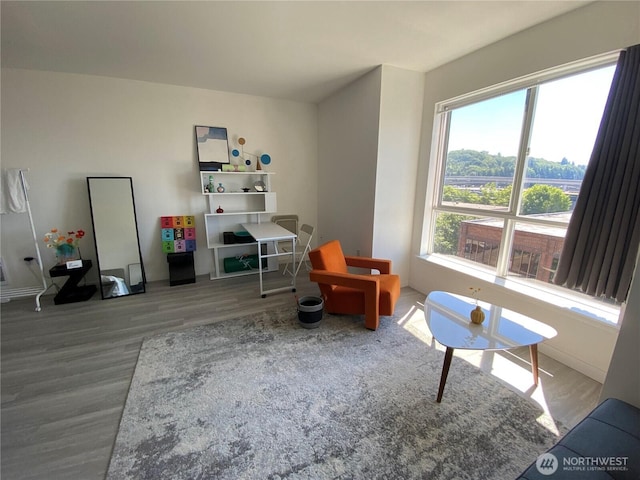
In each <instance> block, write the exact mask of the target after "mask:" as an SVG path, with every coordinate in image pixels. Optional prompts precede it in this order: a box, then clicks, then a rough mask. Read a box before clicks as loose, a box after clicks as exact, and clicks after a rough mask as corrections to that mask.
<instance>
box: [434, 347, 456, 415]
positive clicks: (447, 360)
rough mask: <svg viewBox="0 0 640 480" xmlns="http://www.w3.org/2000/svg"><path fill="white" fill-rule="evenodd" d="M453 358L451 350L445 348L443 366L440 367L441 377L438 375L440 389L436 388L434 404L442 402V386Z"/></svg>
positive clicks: (445, 381)
mask: <svg viewBox="0 0 640 480" xmlns="http://www.w3.org/2000/svg"><path fill="white" fill-rule="evenodd" d="M452 358H453V348H451V347H447V351H446V352H445V354H444V364H443V365H442V375H440V387H438V397H437V398H436V402H438V403H440V402H441V401H442V394H443V393H444V384H445V383H447V375H449V367H450V366H451V359H452Z"/></svg>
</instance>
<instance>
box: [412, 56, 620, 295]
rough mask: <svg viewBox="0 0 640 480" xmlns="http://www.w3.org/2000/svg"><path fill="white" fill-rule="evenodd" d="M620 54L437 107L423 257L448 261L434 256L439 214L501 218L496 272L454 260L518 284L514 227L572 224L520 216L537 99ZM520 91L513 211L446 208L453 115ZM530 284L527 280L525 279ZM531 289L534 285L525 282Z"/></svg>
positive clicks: (612, 61) (539, 74) (574, 64)
mask: <svg viewBox="0 0 640 480" xmlns="http://www.w3.org/2000/svg"><path fill="white" fill-rule="evenodd" d="M618 56H619V51H615V52H609V53H606V54H602V55H598V56H594V57H591V58H589V59H585V60H581V61H577V62H572V63H569V64H566V65H562V66H559V67H554V68H550V69H547V70H543V71H541V72H537V73H533V74H530V75H527V76H524V77H520V78H517V79H515V80H512V81H507V82H502V83H500V84H497V85H494V86H491V87H487V88H483V89H480V90H476V91H474V92H470V93H467V94H464V95H461V96H458V97H454V98H451V99H449V100H445V101H442V102H438V103H436V105H435V116H434V124H433V135H432V142H433V143H432V149H431V150H432V154H431V161H432V162H435V168H430V169H429V171H430V175H429V178H428V182H427V198H426V199H425V200H426V201H425V211H424V226H425V228H423V237H422V238H423V242H422V243H423V245H422V249H421V250H422V252H423V254H426V255H437V256H439V257H442V258H449V257H450V256H449V255H444V254H438V253H434V247H435V245H434V240H435V233H436V232H435V230H436V218H437V216H438V214H441V213H451V214H457V215H468V216H474V217H477V216H479V215H483V216H487V217H491V218H495V219H500V220H501V221H502V238H501V241H500V245H499V254H498V262H497V265H496V266H495V267H493V266H489V265H483V264H478V263H477V262H473V261H471V260H467V259H466V258H459V257H455V259H456V261H462V262H464V263H468V264H469V266H470V267H471V268H479V269H482V270H484V271H487V272H489V273H491V274H492V275H495V276H496V277H498V278H500V279H507V277H509V280H512V281H518V280H519V279H518V277H517V276H514V275H511V276H510V275H509V274H510V271H509V267H510V261H511V257H512V250H513V243H514V238H515V229H516V224H518V223H520V224H522V223H524V224H528V225H536V226H547V227H556V228H567V227H568V225H569V222H568V221H558V220H548V219H544V218H540V217H530V216H526V215H521V214H520V212H519V209H520V205H521V201H520V200H521V198H522V192H523V180H524V176H525V168H526V164H527V154H528V144H529V141H530V138H531V133H532V128H533V116H534V108H531V107H532V106H534V105H535V101H536V96H537V93H538V89H539V88H540V86H541V85H543V84H545V83H547V82H551V81H556V80H560V79H562V78H566V77H569V76H573V75H576V74H582V73H587V72H589V71H593V70H597V69H600V68H605V67H608V66H613V65H615V64H616V62H617V59H618ZM519 90H526V99H525V114H524V119H523V123H522V128H521V132H520V138H519V142H520V144H519V147H518V153H517V157H516V165H515V173H514V178H513V184H512V195H511V199H510V202H509V206H508V207H507V208H506V209H496V210H483V209H481V208H469V207H465V206H460V205H450V204H446V205H443V200H442V198H443V190H444V187H445V183H444V181H445V168H446V160H447V152H448V144H449V138H448V136H449V131H450V122H451V112H452V111H453V110H455V109H457V108H461V107H464V106H467V105H471V104H474V103H478V102H482V101H485V100H490V99H492V98H495V97H498V96H501V95H505V94H509V93H513V92H515V91H519ZM525 280H526V279H525ZM527 285H528V286H529V287H531V286H533V288H536V286H535V285H531V283H530V282H527ZM550 287H551V288H552V289H554V290H558V291H560V290H561V291H562V292H563V293H564V294H566V293H569V294H570V295H571V294H572V293H573V292H571V291H567V289H563V288H562V287H558V286H556V285H553V284H549V283H544V284H543V285H540V286H539V288H541V289H545V290H546V289H548V288H550Z"/></svg>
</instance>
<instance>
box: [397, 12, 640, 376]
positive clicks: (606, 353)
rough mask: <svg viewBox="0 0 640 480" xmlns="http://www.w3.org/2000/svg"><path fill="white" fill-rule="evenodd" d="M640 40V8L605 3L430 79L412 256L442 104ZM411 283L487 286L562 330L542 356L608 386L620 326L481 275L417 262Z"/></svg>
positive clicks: (426, 287) (417, 247)
mask: <svg viewBox="0 0 640 480" xmlns="http://www.w3.org/2000/svg"><path fill="white" fill-rule="evenodd" d="M639 42H640V3H638V2H597V3H593V4H590V5H588V6H586V7H584V8H581V9H578V10H575V11H572V12H570V13H568V14H566V15H563V16H560V17H557V18H555V19H553V20H551V21H548V22H545V23H543V24H540V25H537V26H535V27H533V28H531V29H528V30H526V31H524V32H521V33H519V34H516V35H514V36H512V37H509V38H507V39H505V40H502V41H500V42H497V43H495V44H493V45H490V46H488V47H486V48H483V49H481V50H479V51H477V52H475V53H473V54H470V55H468V56H465V57H463V58H460V59H458V60H456V61H454V62H451V63H450V64H448V65H445V66H443V67H441V68H438V69H436V70H433V71H431V72H429V73H427V74H426V76H425V93H424V118H423V138H422V147H421V153H420V156H421V162H420V169H419V172H418V182H419V183H418V186H417V195H416V208H415V216H414V225H415V230H414V232H413V242H412V251H413V254H414V255H419V254H420V253H421V252H422V251H423V248H422V233H423V227H424V226H425V223H424V199H425V198H426V195H427V178H428V176H429V175H430V174H431V175H433V166H434V165H433V164H430V162H429V159H430V155H431V151H432V148H433V145H432V138H431V137H432V132H433V120H434V109H435V104H436V103H437V102H440V101H444V100H447V99H449V98H453V97H455V96H458V95H462V94H465V93H469V92H472V91H475V90H478V89H481V88H483V87H487V86H491V85H495V84H498V83H500V82H504V81H508V80H512V79H514V78H517V77H520V76H523V75H526V74H530V73H534V72H537V71H540V70H543V69H546V68H551V67H554V66H558V65H561V64H564V63H568V62H571V61H576V60H580V59H583V58H587V57H589V56H593V55H596V54H601V53H605V52H609V51H613V50H616V49H621V48H624V47H627V46H630V45H634V44H636V43H639ZM410 285H411V286H412V287H413V288H415V289H416V290H418V291H421V292H424V293H425V294H426V293H428V292H429V291H431V290H433V289H450V290H452V291H459V292H460V293H466V292H467V288H468V287H469V286H481V287H482V289H483V294H484V295H486V296H487V297H488V299H490V300H492V301H496V302H500V303H503V304H504V305H505V306H507V307H511V308H515V309H518V310H519V311H521V312H522V313H524V314H528V315H531V316H534V317H536V318H539V319H540V320H542V321H545V322H547V323H549V324H550V325H552V326H554V327H555V328H556V329H557V330H558V332H559V334H558V337H556V338H555V339H554V340H552V341H549V342H545V344H543V345H542V347H541V351H543V352H545V353H548V354H550V355H551V356H553V357H555V358H558V359H559V360H561V361H563V362H564V363H566V364H567V365H569V366H571V367H573V368H575V369H577V370H579V371H581V372H583V373H585V374H586V375H589V376H591V377H592V378H594V379H596V380H598V381H603V380H604V377H605V373H606V371H607V368H608V366H609V361H610V359H611V353H612V351H613V347H614V344H615V340H616V337H617V330H616V329H615V328H613V327H607V326H604V325H598V324H595V323H594V322H584V321H583V318H582V317H581V316H580V315H577V314H576V313H575V312H574V311H572V310H571V309H568V308H563V307H558V308H553V307H552V306H549V305H548V304H545V303H544V302H540V301H539V300H538V299H537V298H533V297H530V296H527V295H522V294H517V293H515V292H513V291H509V290H507V289H505V288H503V287H500V286H498V285H494V284H493V283H485V282H484V281H482V280H478V279H477V278H476V277H475V276H473V275H466V274H464V273H462V272H457V271H455V270H451V269H447V268H443V267H440V266H438V265H435V264H434V263H432V262H427V261H424V260H421V259H418V258H416V259H415V261H414V262H413V263H412V270H411V279H410Z"/></svg>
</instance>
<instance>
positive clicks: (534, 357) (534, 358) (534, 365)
mask: <svg viewBox="0 0 640 480" xmlns="http://www.w3.org/2000/svg"><path fill="white" fill-rule="evenodd" d="M529 353H530V354H531V371H532V372H533V383H534V384H535V385H538V344H537V343H534V344H533V345H529Z"/></svg>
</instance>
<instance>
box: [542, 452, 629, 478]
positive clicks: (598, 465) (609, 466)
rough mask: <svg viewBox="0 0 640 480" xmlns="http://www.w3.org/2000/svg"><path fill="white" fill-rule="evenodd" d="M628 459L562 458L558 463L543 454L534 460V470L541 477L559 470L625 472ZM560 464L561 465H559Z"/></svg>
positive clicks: (554, 458) (547, 454)
mask: <svg viewBox="0 0 640 480" xmlns="http://www.w3.org/2000/svg"><path fill="white" fill-rule="evenodd" d="M628 460H629V457H579V456H570V457H563V458H562V462H559V461H558V457H556V456H555V455H554V454H553V453H549V452H547V453H543V454H542V455H540V456H539V457H538V459H537V460H536V469H537V470H538V472H540V474H541V475H553V474H554V473H555V472H556V470H558V469H559V468H561V469H562V470H563V471H574V472H593V471H604V472H611V471H626V470H628V468H627V461H628ZM561 463H562V465H561Z"/></svg>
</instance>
